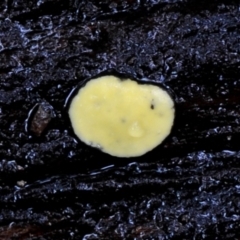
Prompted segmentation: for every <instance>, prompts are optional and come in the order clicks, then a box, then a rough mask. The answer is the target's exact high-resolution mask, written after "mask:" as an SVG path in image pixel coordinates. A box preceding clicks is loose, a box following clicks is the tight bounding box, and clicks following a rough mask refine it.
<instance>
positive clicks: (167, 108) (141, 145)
mask: <svg viewBox="0 0 240 240" xmlns="http://www.w3.org/2000/svg"><path fill="white" fill-rule="evenodd" d="M151 106H152V108H153V107H154V108H153V109H152V108H151ZM174 111H175V110H174V103H173V100H172V99H171V97H170V96H169V94H168V93H167V92H166V91H164V90H163V89H161V88H159V87H157V86H154V85H150V84H138V83H137V82H136V81H132V80H130V79H127V80H119V79H118V78H116V77H114V76H104V77H100V78H97V79H93V80H90V81H89V82H88V83H87V84H86V85H85V86H84V87H82V88H81V89H80V90H79V92H78V93H77V95H76V96H75V97H74V98H73V100H72V102H71V104H70V108H69V116H70V119H71V123H72V126H73V129H74V132H75V134H76V135H77V136H78V137H79V138H80V139H81V140H82V141H83V142H85V143H86V144H88V145H92V146H95V147H98V148H100V149H101V150H102V151H103V152H106V153H108V154H111V155H113V156H117V157H135V156H140V155H143V154H144V153H146V152H148V151H150V150H152V149H153V148H155V147H156V146H157V145H159V144H160V143H161V142H162V141H163V140H164V139H165V138H166V137H167V136H168V135H169V133H170V131H171V128H172V125H173V121H174V114H175V113H174Z"/></svg>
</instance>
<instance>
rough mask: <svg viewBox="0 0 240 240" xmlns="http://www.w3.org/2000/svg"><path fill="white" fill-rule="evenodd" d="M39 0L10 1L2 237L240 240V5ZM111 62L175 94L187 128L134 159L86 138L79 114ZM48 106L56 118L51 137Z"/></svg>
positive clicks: (3, 61) (2, 46)
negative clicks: (83, 93) (86, 87)
mask: <svg viewBox="0 0 240 240" xmlns="http://www.w3.org/2000/svg"><path fill="white" fill-rule="evenodd" d="M28 2H29V3H26V1H21V0H9V1H7V0H3V1H1V3H0V126H1V131H0V206H1V207H0V238H1V239H34V240H35V239H113V238H114V239H125V238H126V239H133V238H135V239H151V238H152V239H157V238H158V239H194V238H195V239H219V237H220V236H221V238H222V239H239V235H240V234H239V232H240V227H239V226H240V225H239V224H240V209H239V208H240V195H239V194H240V177H239V176H240V161H239V159H240V148H239V142H240V127H239V121H240V120H239V119H240V105H239V103H240V77H239V72H240V63H239V54H240V42H239V41H240V40H239V28H240V25H239V22H240V13H239V1H238V0H226V1H225V0H219V1H211V0H208V1H206V0H202V1H196V0H175V1H171V0H169V1H168V0H165V1H162V0H155V1H151V0H150V1H145V0H143V1H135V0H133V1H130V0H128V1H93V0H91V1H78V0H76V1H64V0H42V1H28ZM108 68H116V69H117V70H118V71H120V72H127V73H129V74H132V75H134V76H137V77H138V78H142V77H145V78H150V79H152V80H153V81H156V82H163V83H165V84H167V85H168V86H170V87H171V88H172V90H173V91H174V93H175V98H176V104H177V119H176V124H175V128H174V131H173V134H172V135H171V137H170V138H169V139H168V140H167V141H166V142H165V144H164V146H162V147H159V148H157V149H156V150H155V151H154V152H152V153H149V154H147V155H146V156H144V157H142V158H137V159H134V160H132V162H128V161H127V160H121V159H120V160H119V159H117V160H116V159H115V158H112V157H109V156H106V155H104V154H103V153H100V152H98V151H97V150H92V149H91V148H88V147H87V146H85V145H82V144H77V143H76V142H75V141H74V139H73V137H72V133H71V129H70V126H69V122H68V119H67V118H66V117H65V112H64V108H63V105H64V102H65V99H66V97H67V96H68V94H69V92H70V91H71V89H72V88H73V87H74V86H75V85H76V84H78V83H79V81H82V80H83V79H85V78H87V77H91V76H93V75H96V74H97V73H99V72H100V71H103V70H105V69H108ZM36 103H48V104H50V105H51V106H52V107H53V110H54V113H55V114H56V116H55V118H54V119H52V121H51V122H50V123H49V124H48V126H47V129H45V131H44V134H42V135H41V136H40V137H36V136H31V135H30V134H29V133H26V132H25V120H26V118H27V116H28V113H29V111H30V110H31V109H32V107H33V106H34V105H35V104H36ZM109 165H114V166H112V167H109V168H104V167H106V166H109ZM101 168H104V169H101ZM19 182H22V183H23V182H27V183H26V185H24V184H20V186H18V185H19V184H18V183H19Z"/></svg>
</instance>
